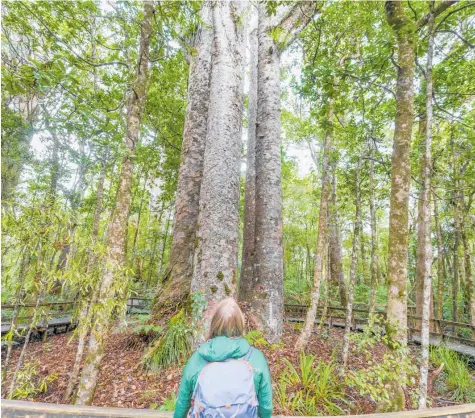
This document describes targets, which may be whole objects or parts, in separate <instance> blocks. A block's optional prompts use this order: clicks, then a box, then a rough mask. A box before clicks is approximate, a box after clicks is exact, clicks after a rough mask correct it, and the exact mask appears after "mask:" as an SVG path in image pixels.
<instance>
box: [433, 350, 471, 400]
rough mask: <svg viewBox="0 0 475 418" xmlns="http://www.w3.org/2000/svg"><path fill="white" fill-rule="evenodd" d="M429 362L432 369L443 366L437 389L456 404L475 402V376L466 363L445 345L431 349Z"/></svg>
mask: <svg viewBox="0 0 475 418" xmlns="http://www.w3.org/2000/svg"><path fill="white" fill-rule="evenodd" d="M429 361H430V363H431V365H432V366H433V367H439V366H440V365H441V364H442V363H443V364H444V366H443V369H442V373H441V377H442V379H441V381H440V385H439V387H438V389H439V390H440V391H441V392H443V393H445V394H447V395H448V396H449V398H450V399H451V400H453V401H456V402H465V403H471V402H475V376H474V374H473V373H471V372H470V369H469V366H468V362H467V361H466V360H464V359H463V358H462V357H461V356H459V355H458V354H457V353H456V352H455V351H453V350H451V349H449V348H448V347H447V346H445V345H441V346H439V347H431V349H430V354H429Z"/></svg>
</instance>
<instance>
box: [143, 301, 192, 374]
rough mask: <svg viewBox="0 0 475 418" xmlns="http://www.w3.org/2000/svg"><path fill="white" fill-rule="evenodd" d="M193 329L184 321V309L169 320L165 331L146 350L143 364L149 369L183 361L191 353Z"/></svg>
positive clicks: (159, 368) (156, 368)
mask: <svg viewBox="0 0 475 418" xmlns="http://www.w3.org/2000/svg"><path fill="white" fill-rule="evenodd" d="M192 342H193V329H192V328H191V327H190V326H189V325H188V324H187V323H186V319H185V314H184V310H181V311H180V312H178V313H177V314H176V315H175V316H174V317H173V318H172V319H171V320H170V324H169V326H168V327H167V329H166V331H165V333H164V334H163V335H162V336H161V337H159V338H158V339H157V340H156V341H155V343H154V344H153V345H152V346H151V347H150V348H149V349H148V350H147V352H146V353H145V355H144V357H143V363H144V366H145V367H146V368H147V369H149V370H151V371H155V372H157V371H159V370H161V369H162V368H164V367H169V366H172V365H176V364H180V363H182V362H184V361H185V360H186V359H187V358H188V356H189V355H190V353H191V350H192V345H193V344H192Z"/></svg>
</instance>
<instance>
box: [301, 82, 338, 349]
mask: <svg viewBox="0 0 475 418" xmlns="http://www.w3.org/2000/svg"><path fill="white" fill-rule="evenodd" d="M333 84H334V88H335V80H334V83H333ZM333 106H334V99H333V95H332V96H331V97H330V98H329V100H328V117H327V123H328V126H327V132H326V134H325V142H324V146H323V167H322V193H321V198H320V213H319V215H318V236H317V250H316V256H315V271H314V276H313V288H312V292H311V295H310V308H309V309H308V310H307V316H306V318H305V322H304V326H303V328H302V332H301V334H300V336H299V339H298V341H297V344H296V347H295V348H296V349H297V350H299V351H303V350H304V349H305V347H306V346H307V344H308V341H309V339H310V334H311V333H312V329H313V327H314V324H315V317H316V315H317V309H318V302H319V299H320V285H321V277H322V269H323V255H324V250H325V242H326V240H327V214H328V200H329V195H330V193H331V190H330V187H331V168H330V167H331V164H330V150H331V146H332V135H333V117H334V108H333Z"/></svg>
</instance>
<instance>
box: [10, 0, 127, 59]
mask: <svg viewBox="0 0 475 418" xmlns="http://www.w3.org/2000/svg"><path fill="white" fill-rule="evenodd" d="M19 3H20V4H21V5H22V6H23V7H24V8H25V9H26V10H28V12H30V14H31V15H32V16H34V17H36V19H38V21H39V22H40V23H41V25H42V26H43V27H44V28H45V29H46V31H47V32H48V33H49V34H50V35H51V36H52V37H53V38H54V39H56V41H58V42H59V43H60V44H62V45H63V46H64V47H65V48H66V49H67V50H68V51H69V52H71V53H72V54H73V55H74V56H75V57H76V58H77V59H78V60H80V61H82V62H84V63H85V64H88V65H90V66H92V67H107V66H110V65H123V66H125V67H127V68H128V67H129V66H128V65H127V63H125V62H122V61H111V62H101V63H97V64H96V63H93V62H90V61H88V60H86V59H85V58H83V57H81V55H79V54H78V53H76V52H74V50H73V49H72V48H71V47H70V46H69V45H68V44H67V43H66V42H64V41H63V40H62V39H61V38H59V37H58V36H57V35H56V34H55V33H54V32H53V31H52V30H51V29H50V28H49V27H48V25H46V23H44V21H43V20H42V19H41V18H40V17H39V16H38V14H37V13H36V14H35V13H34V12H33V11H32V10H31V9H30V8H29V7H28V6H27V5H26V4H25V3H23V2H22V1H20V2H19Z"/></svg>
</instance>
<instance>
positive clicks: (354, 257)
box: [342, 156, 362, 374]
mask: <svg viewBox="0 0 475 418" xmlns="http://www.w3.org/2000/svg"><path fill="white" fill-rule="evenodd" d="M361 162H362V157H361V156H360V158H359V159H358V165H357V167H356V171H355V194H356V199H355V207H356V212H355V227H354V228H355V229H354V233H353V249H352V254H351V265H350V282H349V284H348V300H347V303H346V315H345V334H344V336H343V349H342V362H343V365H342V374H344V371H345V369H346V366H347V363H348V352H349V348H350V332H351V322H352V318H353V295H354V289H355V282H356V267H357V263H358V241H359V238H360V233H361V190H360V171H361Z"/></svg>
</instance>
